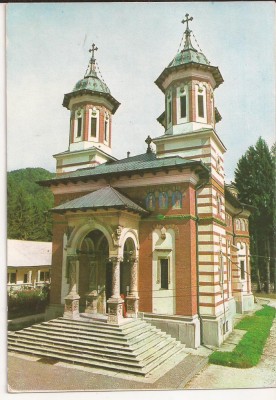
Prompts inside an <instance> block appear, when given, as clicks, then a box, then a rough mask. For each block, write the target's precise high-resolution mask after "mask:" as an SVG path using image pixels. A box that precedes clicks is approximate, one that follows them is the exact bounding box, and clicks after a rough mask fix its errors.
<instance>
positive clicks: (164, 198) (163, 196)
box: [159, 192, 168, 209]
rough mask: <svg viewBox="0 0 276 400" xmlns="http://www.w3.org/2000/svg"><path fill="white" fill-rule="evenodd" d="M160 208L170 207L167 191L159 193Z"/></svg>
mask: <svg viewBox="0 0 276 400" xmlns="http://www.w3.org/2000/svg"><path fill="white" fill-rule="evenodd" d="M159 208H161V209H162V208H168V194H167V193H166V192H161V193H160V194H159Z"/></svg>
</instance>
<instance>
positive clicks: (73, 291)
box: [63, 255, 80, 319]
mask: <svg viewBox="0 0 276 400" xmlns="http://www.w3.org/2000/svg"><path fill="white" fill-rule="evenodd" d="M67 262H68V269H69V274H68V275H69V293H68V295H67V296H66V297H65V299H64V300H65V307H64V314H63V316H64V317H65V318H71V319H74V318H76V317H78V316H79V299H80V296H79V295H78V293H77V276H78V256H77V255H72V256H68V257H67Z"/></svg>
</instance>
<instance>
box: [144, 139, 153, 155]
mask: <svg viewBox="0 0 276 400" xmlns="http://www.w3.org/2000/svg"><path fill="white" fill-rule="evenodd" d="M145 142H146V143H147V145H148V148H147V153H152V149H151V147H150V144H151V142H152V138H151V137H150V136H149V135H148V137H147V138H146V140H145Z"/></svg>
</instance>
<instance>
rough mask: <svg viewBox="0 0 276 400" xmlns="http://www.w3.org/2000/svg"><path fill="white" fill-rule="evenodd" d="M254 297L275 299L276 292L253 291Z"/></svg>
mask: <svg viewBox="0 0 276 400" xmlns="http://www.w3.org/2000/svg"><path fill="white" fill-rule="evenodd" d="M253 294H254V296H255V297H262V298H265V299H276V293H274V292H272V293H262V292H254V293H253Z"/></svg>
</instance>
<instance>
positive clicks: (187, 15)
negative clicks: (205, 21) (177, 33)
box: [181, 14, 193, 31]
mask: <svg viewBox="0 0 276 400" xmlns="http://www.w3.org/2000/svg"><path fill="white" fill-rule="evenodd" d="M185 17H186V19H183V21H181V22H182V24H185V22H186V24H187V27H186V31H188V30H189V21H192V20H193V17H190V18H189V14H186V15H185Z"/></svg>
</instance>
